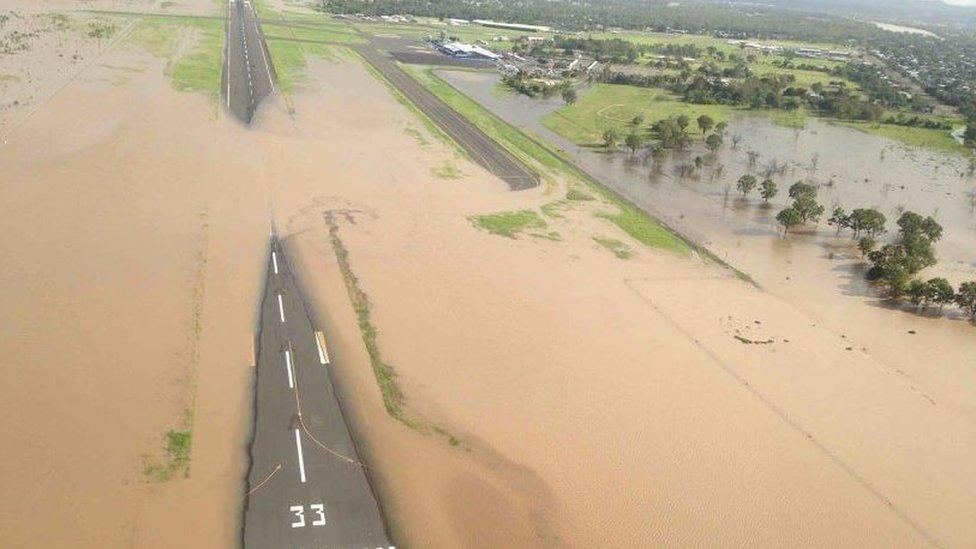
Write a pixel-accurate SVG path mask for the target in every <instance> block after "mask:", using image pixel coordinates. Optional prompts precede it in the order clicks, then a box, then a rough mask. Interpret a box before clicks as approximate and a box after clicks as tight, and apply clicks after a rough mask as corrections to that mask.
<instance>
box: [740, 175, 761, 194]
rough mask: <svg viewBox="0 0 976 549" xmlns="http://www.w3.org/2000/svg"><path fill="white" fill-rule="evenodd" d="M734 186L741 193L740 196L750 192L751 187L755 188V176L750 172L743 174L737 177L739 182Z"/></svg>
mask: <svg viewBox="0 0 976 549" xmlns="http://www.w3.org/2000/svg"><path fill="white" fill-rule="evenodd" d="M735 188H736V189H738V190H739V192H741V193H742V196H746V195H747V194H749V193H751V192H752V189H754V188H756V176H754V175H751V174H745V175H743V176H742V177H740V178H739V182H738V183H736V184H735Z"/></svg>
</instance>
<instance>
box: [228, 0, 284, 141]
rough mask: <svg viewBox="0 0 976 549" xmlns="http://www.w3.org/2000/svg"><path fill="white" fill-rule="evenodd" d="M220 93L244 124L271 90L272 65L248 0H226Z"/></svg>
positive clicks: (230, 109) (273, 89)
mask: <svg viewBox="0 0 976 549" xmlns="http://www.w3.org/2000/svg"><path fill="white" fill-rule="evenodd" d="M226 24H227V28H226V33H225V36H226V37H227V38H226V42H225V44H224V66H223V69H222V71H221V79H220V95H221V101H223V103H224V106H225V107H226V108H227V110H229V111H230V112H231V113H232V114H233V115H234V117H235V118H237V119H238V120H240V121H241V122H243V123H245V124H248V123H250V122H251V118H253V117H254V111H255V110H256V109H257V106H258V104H259V103H260V102H261V100H262V99H264V98H265V97H267V96H269V95H271V94H272V93H274V91H275V88H274V76H273V73H274V67H273V66H272V64H271V57H270V55H269V54H268V49H267V45H266V44H265V42H264V36H263V34H262V33H261V27H260V24H259V22H258V18H257V16H256V15H255V13H254V7H253V6H252V5H251V2H250V0H228V3H227V19H226Z"/></svg>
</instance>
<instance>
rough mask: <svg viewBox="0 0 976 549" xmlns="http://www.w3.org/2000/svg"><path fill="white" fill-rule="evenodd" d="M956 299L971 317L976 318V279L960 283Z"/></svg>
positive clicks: (957, 303)
mask: <svg viewBox="0 0 976 549" xmlns="http://www.w3.org/2000/svg"><path fill="white" fill-rule="evenodd" d="M955 301H956V305H959V308H960V309H962V310H963V311H965V312H966V314H968V315H969V317H970V318H972V319H974V320H976V281H973V282H963V283H962V284H960V285H959V291H958V292H956V297H955Z"/></svg>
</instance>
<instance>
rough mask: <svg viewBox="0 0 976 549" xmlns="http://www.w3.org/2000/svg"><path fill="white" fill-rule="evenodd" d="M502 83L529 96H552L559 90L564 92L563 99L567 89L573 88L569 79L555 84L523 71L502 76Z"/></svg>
mask: <svg viewBox="0 0 976 549" xmlns="http://www.w3.org/2000/svg"><path fill="white" fill-rule="evenodd" d="M502 83H504V84H505V85H506V86H508V87H509V88H511V89H513V90H514V91H516V92H518V93H521V94H523V95H527V96H529V97H539V96H542V97H552V96H553V95H555V94H556V93H557V92H563V93H564V95H563V99H566V95H565V91H566V90H567V89H572V88H571V87H570V84H569V82H568V81H564V82H562V83H561V84H558V85H553V84H550V83H549V82H547V81H544V80H539V79H537V78H531V77H529V76H528V75H526V74H525V73H524V72H522V71H518V72H516V73H514V74H506V75H504V76H502ZM572 93H573V95H572V99H573V101H575V100H576V95H575V94H576V92H575V91H573V92H572ZM567 102H570V101H567Z"/></svg>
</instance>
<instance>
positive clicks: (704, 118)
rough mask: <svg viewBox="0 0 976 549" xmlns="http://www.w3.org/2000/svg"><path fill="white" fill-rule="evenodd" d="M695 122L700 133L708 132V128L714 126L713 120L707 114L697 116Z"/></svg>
mask: <svg viewBox="0 0 976 549" xmlns="http://www.w3.org/2000/svg"><path fill="white" fill-rule="evenodd" d="M697 122H698V129H699V130H701V132H702V135H705V134H706V133H708V130H710V129H712V127H714V126H715V120H713V119H712V117H711V116H708V115H707V114H703V115H701V116H699V117H698V120H697Z"/></svg>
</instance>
